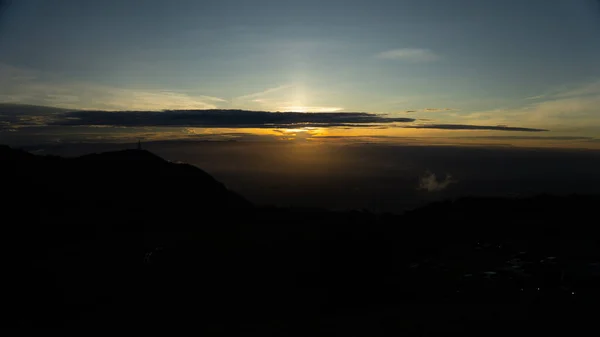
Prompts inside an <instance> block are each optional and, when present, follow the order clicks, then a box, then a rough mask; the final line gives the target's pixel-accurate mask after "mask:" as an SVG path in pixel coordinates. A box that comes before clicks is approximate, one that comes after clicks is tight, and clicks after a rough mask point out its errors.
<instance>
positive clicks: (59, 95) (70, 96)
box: [0, 63, 225, 110]
mask: <svg viewBox="0 0 600 337" xmlns="http://www.w3.org/2000/svg"><path fill="white" fill-rule="evenodd" d="M0 102H4V103H17V104H34V105H41V106H55V107H61V108H68V109H89V110H126V109H127V110H163V109H214V108H217V103H221V102H225V100H224V99H222V98H219V97H213V96H206V95H191V94H186V93H183V92H178V91H169V90H147V89H132V88H118V87H112V86H105V85H98V84H94V83H88V82H80V81H69V80H65V79H63V78H62V77H60V76H57V75H53V74H48V73H42V72H38V71H34V70H29V69H24V68H18V67H13V66H10V65H7V64H2V63H0Z"/></svg>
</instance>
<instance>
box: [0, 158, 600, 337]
mask: <svg viewBox="0 0 600 337" xmlns="http://www.w3.org/2000/svg"><path fill="white" fill-rule="evenodd" d="M0 170H1V173H2V175H1V176H2V185H1V186H2V196H3V198H2V204H1V207H2V208H1V212H2V213H1V218H0V221H1V223H2V236H1V237H2V241H3V242H2V244H3V246H4V247H3V248H4V252H5V253H4V255H3V273H2V275H3V277H2V278H3V279H4V280H6V281H8V282H4V283H5V285H4V287H3V289H2V293H3V300H2V303H3V306H4V307H5V308H6V309H7V310H5V312H6V313H5V314H4V316H3V320H5V322H6V323H5V324H3V326H4V327H14V328H71V329H73V331H79V332H80V333H83V334H85V335H92V334H96V333H97V334H105V333H106V332H105V331H110V332H111V333H119V332H125V331H127V333H130V334H134V335H169V336H177V335H192V334H204V335H209V336H238V335H239V336H248V335H257V336H316V335H324V336H338V335H339V336H377V335H381V336H384V335H385V336H388V335H389V336H392V335H394V336H396V335H409V336H412V335H415V336H422V335H438V334H447V335H456V334H457V333H460V335H465V334H468V335H477V336H489V335H498V336H500V335H501V336H505V335H521V334H529V335H533V334H535V335H542V334H557V333H559V332H561V331H564V333H575V331H595V329H596V326H595V322H596V320H597V310H596V306H597V303H598V301H599V300H600V244H599V242H598V241H599V238H600V236H598V220H597V219H598V215H597V214H598V209H599V207H600V198H598V197H592V196H563V197H554V196H539V197H535V198H522V199H500V198H498V199H493V198H463V199H459V200H455V201H448V202H442V203H437V204H432V205H429V206H427V207H424V208H420V209H417V210H415V211H412V212H408V213H406V214H404V215H391V214H379V215H376V214H371V213H368V212H328V211H322V210H306V209H281V208H265V207H256V206H254V205H252V204H251V203H250V202H249V201H247V200H245V199H244V198H243V197H241V196H239V195H237V194H236V193H234V192H232V191H229V190H227V189H226V188H225V186H223V185H222V184H221V183H219V182H218V181H216V180H214V179H213V178H212V177H211V176H210V175H208V174H207V173H205V172H204V171H202V170H200V169H198V168H196V167H193V166H190V165H185V164H175V163H170V162H167V161H165V160H163V159H161V158H159V157H157V156H155V155H153V154H152V153H149V152H146V151H141V150H126V151H120V152H111V153H103V154H94V155H88V156H83V157H79V158H73V159H64V158H59V157H41V156H34V155H32V154H29V153H27V152H23V151H19V150H15V149H10V148H8V147H0ZM562 329H564V330H562ZM587 329H592V330H587Z"/></svg>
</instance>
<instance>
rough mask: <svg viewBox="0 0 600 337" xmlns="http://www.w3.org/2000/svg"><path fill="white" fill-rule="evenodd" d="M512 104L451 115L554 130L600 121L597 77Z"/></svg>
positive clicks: (585, 125)
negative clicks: (533, 124) (512, 105)
mask: <svg viewBox="0 0 600 337" xmlns="http://www.w3.org/2000/svg"><path fill="white" fill-rule="evenodd" d="M524 102H525V104H523V105H521V106H518V107H515V108H500V109H493V110H488V111H482V112H474V113H470V114H461V115H458V114H457V115H456V116H454V117H457V118H461V119H462V120H465V121H469V122H471V121H484V120H485V121H486V122H485V123H498V124H505V123H515V122H517V123H535V124H539V125H543V126H547V127H551V128H552V129H553V130H555V131H559V130H564V129H568V128H574V127H579V128H588V127H590V126H597V125H600V115H598V107H599V106H600V80H596V81H592V82H589V83H583V84H580V85H577V86H569V87H561V88H558V89H555V90H553V91H550V92H548V93H544V94H541V95H538V96H534V97H529V98H527V99H525V100H524Z"/></svg>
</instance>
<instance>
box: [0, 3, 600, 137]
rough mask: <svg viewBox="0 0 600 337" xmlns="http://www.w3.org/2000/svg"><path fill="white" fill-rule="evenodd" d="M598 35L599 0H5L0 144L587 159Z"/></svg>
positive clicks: (594, 122)
mask: <svg viewBox="0 0 600 337" xmlns="http://www.w3.org/2000/svg"><path fill="white" fill-rule="evenodd" d="M598 36H600V3H599V2H598V1H596V0H528V1H522V0H504V1H493V0H489V1H488V0H478V1H475V0H369V1H359V0H343V1H342V0H318V1H316V0H304V1H287V0H254V1H245V0H215V1H212V0H203V1H192V0H189V1H188V0H171V1H157V0H143V1H141V0H139V1H136V0H128V1H122V0H104V1H95V2H88V1H80V0H53V1H49V0H46V1H44V0H19V1H12V2H11V5H10V6H8V7H6V8H5V9H4V10H3V11H1V12H0V103H3V105H1V106H0V142H2V143H9V144H16V145H23V144H29V145H30V143H32V142H45V141H46V142H47V141H53V142H57V141H59V142H69V141H131V140H133V139H136V138H143V139H147V140H165V139H188V138H194V139H195V138H202V139H206V138H207V137H209V138H210V137H213V138H220V139H236V140H252V139H256V137H266V138H265V139H277V140H283V141H287V140H294V141H308V140H313V141H315V140H316V141H321V142H344V141H346V142H352V141H365V140H367V141H369V142H391V143H406V142H417V143H423V144H459V145H460V144H462V145H469V144H488V145H506V144H508V145H511V146H536V147H576V148H597V147H599V145H600V141H599V140H598V139H600V114H599V113H598V109H599V108H598V107H599V106H600V38H598ZM23 105H35V106H44V107H52V108H62V109H64V110H60V109H50V108H47V109H42V108H39V107H31V106H23ZM203 109H222V110H226V109H241V110H252V111H266V112H277V111H280V112H288V111H292V112H296V113H302V114H307V113H311V112H316V113H325V115H323V116H316V115H314V114H307V115H306V116H298V114H295V115H294V114H292V115H287V116H285V117H284V118H279V117H277V118H275V120H274V119H273V118H274V117H273V116H270V115H265V114H262V115H258V116H255V115H252V116H248V115H247V114H246V113H243V112H229V113H227V114H225V113H222V114H220V115H218V116H213V115H211V116H207V115H206V113H198V112H195V113H194V112H189V111H188V112H186V113H182V112H181V111H179V110H203ZM81 110H83V112H82V111H81ZM163 110H169V111H163ZM107 111H108V112H111V113H110V114H109V113H107ZM131 111H137V113H131ZM156 111H159V113H158V115H157V113H156ZM115 112H118V114H116V113H115ZM338 113H348V115H339V114H338ZM356 113H365V115H361V114H356ZM165 114H168V115H165ZM240 121H243V122H240ZM211 139H212V138H211Z"/></svg>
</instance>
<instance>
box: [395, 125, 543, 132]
mask: <svg viewBox="0 0 600 337" xmlns="http://www.w3.org/2000/svg"><path fill="white" fill-rule="evenodd" d="M405 128H411V129H440V130H488V131H521V132H544V131H549V130H544V129H532V128H522V127H510V126H505V125H496V126H492V125H466V124H425V125H409V126H405Z"/></svg>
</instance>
